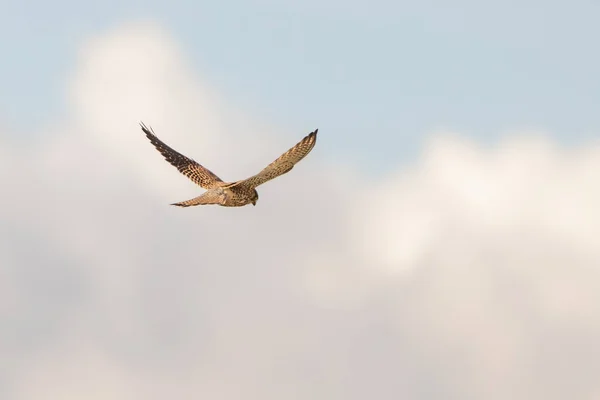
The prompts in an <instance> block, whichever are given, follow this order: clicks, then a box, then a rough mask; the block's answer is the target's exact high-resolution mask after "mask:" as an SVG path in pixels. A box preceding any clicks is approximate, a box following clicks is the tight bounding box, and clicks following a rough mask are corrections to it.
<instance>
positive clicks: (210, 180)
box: [140, 122, 223, 189]
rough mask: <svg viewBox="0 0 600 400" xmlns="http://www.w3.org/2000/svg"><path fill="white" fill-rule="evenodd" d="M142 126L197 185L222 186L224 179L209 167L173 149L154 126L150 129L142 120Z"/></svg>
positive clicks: (169, 158)
mask: <svg viewBox="0 0 600 400" xmlns="http://www.w3.org/2000/svg"><path fill="white" fill-rule="evenodd" d="M140 126H141V127H142V130H143V131H144V133H145V134H146V136H147V137H148V139H150V142H151V143H152V144H153V145H154V147H156V150H158V151H159V152H160V153H161V154H162V155H163V156H164V157H165V160H167V161H168V162H169V163H171V165H173V166H174V167H175V168H177V169H178V170H179V172H181V173H182V174H183V175H185V176H187V177H188V178H190V179H191V180H192V181H193V182H194V183H196V184H197V185H200V186H202V187H203V188H205V189H212V188H215V187H218V186H220V185H219V183H222V182H223V181H222V180H221V178H219V177H218V176H216V175H215V174H213V173H212V172H210V171H209V170H208V169H206V168H204V167H203V166H202V165H200V164H198V163H197V162H196V161H194V160H192V159H191V158H187V157H186V156H184V155H183V154H181V153H178V152H177V151H175V150H173V149H172V148H170V147H169V146H167V145H166V144H164V143H163V142H162V141H161V140H160V139H159V138H157V137H156V135H155V134H154V130H152V128H150V129H148V128H147V127H146V125H144V123H143V122H140Z"/></svg>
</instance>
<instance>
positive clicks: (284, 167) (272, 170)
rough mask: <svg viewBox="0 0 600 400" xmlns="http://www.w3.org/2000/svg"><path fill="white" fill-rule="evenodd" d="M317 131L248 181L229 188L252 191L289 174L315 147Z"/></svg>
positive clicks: (234, 184)
mask: <svg viewBox="0 0 600 400" xmlns="http://www.w3.org/2000/svg"><path fill="white" fill-rule="evenodd" d="M318 131H319V130H318V129H315V131H314V132H311V133H309V134H308V135H306V136H305V137H304V138H303V139H302V140H301V141H299V142H298V143H296V145H295V146H294V147H292V148H291V149H289V150H288V151H286V152H285V153H283V154H282V155H281V156H280V157H279V158H278V159H277V160H275V161H273V162H272V163H271V164H269V165H267V167H265V168H264V169H263V170H262V171H260V172H259V173H258V174H256V175H254V176H251V177H250V178H248V179H244V180H242V181H238V182H234V183H233V184H231V185H230V186H229V187H234V186H238V185H239V186H244V187H247V188H252V189H254V188H256V187H257V186H259V185H262V184H263V183H265V182H268V181H270V180H271V179H275V178H277V177H278V176H281V175H283V174H286V173H288V172H290V171H291V169H292V168H294V165H296V164H297V163H298V162H299V161H300V160H302V159H303V158H304V157H306V156H307V155H308V153H310V151H311V150H312V149H313V147H315V144H316V143H317V132H318Z"/></svg>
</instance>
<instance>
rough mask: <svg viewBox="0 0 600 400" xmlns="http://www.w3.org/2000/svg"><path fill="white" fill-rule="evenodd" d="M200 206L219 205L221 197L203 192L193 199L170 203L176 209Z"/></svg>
mask: <svg viewBox="0 0 600 400" xmlns="http://www.w3.org/2000/svg"><path fill="white" fill-rule="evenodd" d="M202 204H221V196H218V195H216V194H214V193H211V192H205V193H203V194H201V195H200V196H198V197H194V198H193V199H190V200H186V201H181V202H179V203H172V204H171V205H172V206H178V207H191V206H199V205H202Z"/></svg>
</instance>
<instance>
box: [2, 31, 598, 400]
mask: <svg viewBox="0 0 600 400" xmlns="http://www.w3.org/2000/svg"><path fill="white" fill-rule="evenodd" d="M70 96H71V99H72V104H73V115H72V116H71V117H70V119H69V120H68V121H64V123H63V124H61V125H60V126H57V127H53V128H52V129H50V134H49V135H48V136H47V137H46V139H43V141H41V140H42V139H40V141H39V142H36V143H32V144H31V145H30V146H23V147H20V146H16V145H15V144H13V143H8V141H6V139H5V137H4V136H0V140H2V146H0V156H2V157H1V158H0V167H3V168H1V171H2V172H0V174H2V175H1V176H2V178H3V180H4V181H5V182H8V187H11V188H14V189H13V190H11V191H10V193H9V194H8V195H5V196H4V198H3V205H4V207H2V209H1V210H0V221H2V226H1V227H0V234H1V235H3V238H4V239H5V240H3V241H2V244H0V250H1V251H0V262H3V264H1V266H0V276H1V277H2V279H1V280H0V282H2V283H0V288H1V289H3V290H1V291H0V292H1V293H0V299H2V300H6V302H4V301H3V302H2V304H4V306H3V307H0V316H3V318H2V319H3V320H4V321H8V322H9V323H8V324H7V325H6V327H5V328H4V329H2V330H0V350H2V354H3V355H4V356H3V358H2V360H0V384H4V385H5V386H6V389H2V388H1V386H2V385H0V395H3V394H4V392H3V390H4V391H5V392H6V393H5V394H6V395H5V396H3V398H6V397H9V396H10V397H14V398H17V399H30V398H31V399H32V398H39V397H40V396H42V397H44V398H60V399H68V398H81V397H82V396H83V397H90V396H93V395H95V396H97V398H107V397H109V398H111V399H117V400H118V399H121V398H122V399H130V398H144V399H153V398H157V399H158V398H168V397H177V398H196V397H197V396H198V395H203V396H206V395H207V394H208V395H209V397H211V398H218V399H233V398H240V397H242V396H243V397H244V398H250V399H252V398H257V399H259V398H260V399H275V398H277V399H279V398H328V399H335V398H344V399H359V398H361V399H362V398H365V397H380V398H399V397H409V398H417V399H433V398H445V399H451V398H460V399H465V398H485V399H496V398H497V399H505V398H511V399H521V398H522V399H533V398H543V399H553V398H556V399H559V398H581V399H585V398H590V399H591V398H593V396H594V394H597V393H598V391H599V390H600V386H598V383H597V379H596V374H595V373H594V372H595V371H597V370H598V368H600V365H599V364H600V363H599V362H598V360H599V359H600V358H599V357H597V351H596V350H595V348H597V344H598V343H597V337H599V336H598V335H599V334H600V307H599V306H598V304H600V295H599V294H598V293H600V290H598V289H600V287H599V286H600V284H599V283H598V282H600V279H598V278H600V271H599V269H598V266H599V265H600V250H599V249H600V242H599V239H598V238H599V237H600V235H599V233H600V232H599V229H600V228H598V227H599V226H600V211H599V210H600V209H599V208H598V207H596V205H597V204H599V200H600V179H598V178H600V176H599V175H600V161H599V160H600V157H599V156H600V146H599V145H598V143H596V144H591V145H590V146H588V147H586V148H580V149H564V148H562V147H560V146H559V145H556V144H553V143H552V142H551V141H549V140H548V139H546V138H545V137H544V136H543V135H533V134H530V133H527V132H524V133H521V134H517V135H514V136H513V137H512V138H508V139H506V140H505V141H503V142H501V143H499V144H498V145H497V146H494V147H493V148H482V147H480V146H478V145H476V144H475V143H474V142H472V141H470V140H467V139H464V138H461V137H460V136H458V135H456V134H448V133H435V134H433V135H432V140H431V142H430V143H429V144H428V145H427V146H426V147H425V149H424V151H423V154H422V155H421V157H420V159H419V161H418V162H417V163H416V164H415V165H413V166H411V167H410V168H405V169H402V170H399V171H393V172H392V173H390V174H389V175H388V176H386V177H382V178H381V179H371V180H370V181H369V180H367V179H366V178H367V177H364V176H355V175H354V169H353V168H352V167H349V166H340V165H329V164H328V163H326V162H324V160H325V159H326V157H327V156H326V155H324V154H323V153H322V151H321V150H319V149H320V148H321V147H320V146H317V148H316V149H315V151H314V152H313V153H311V155H310V156H309V157H308V158H307V159H306V160H305V161H303V162H302V163H301V164H300V165H299V166H298V167H297V168H296V169H294V171H292V172H290V174H288V175H286V176H284V177H282V178H281V179H278V180H277V181H274V182H272V183H269V184H267V185H265V186H264V187H261V188H260V194H261V199H260V201H259V203H258V206H257V207H245V208H241V209H224V208H218V207H204V208H202V207H198V208H193V209H184V210H182V209H177V208H174V207H170V206H168V203H169V202H172V201H176V200H183V199H185V198H186V196H190V197H191V196H193V195H196V193H198V190H196V189H195V188H194V187H193V185H192V184H191V183H190V182H188V181H187V180H186V179H185V178H184V177H181V176H179V174H178V173H177V171H176V170H175V169H174V168H172V167H171V166H169V165H168V164H167V163H166V162H164V160H163V159H162V157H161V156H160V155H159V154H158V153H157V152H156V151H155V150H154V149H153V148H152V146H151V145H150V144H149V143H148V142H147V140H146V139H145V137H144V136H143V134H142V133H141V131H140V130H139V128H138V126H137V122H138V120H140V119H142V120H144V122H147V123H148V124H150V125H152V126H154V127H155V129H156V131H157V134H159V136H161V137H162V138H163V139H164V140H165V141H166V142H167V143H169V144H172V145H173V147H174V148H176V149H178V150H181V151H182V152H183V153H186V154H188V155H190V156H192V157H194V158H196V159H198V160H201V162H203V163H205V164H206V165H207V166H208V167H209V168H211V169H213V170H214V171H215V172H216V173H218V174H220V175H221V174H222V175H223V178H231V179H235V178H237V176H236V175H237V173H239V174H243V173H244V172H245V171H247V170H248V168H256V170H258V169H260V168H262V167H263V166H264V165H265V164H266V163H268V162H270V161H271V159H272V158H274V157H276V156H277V155H278V153H279V152H281V151H283V150H285V148H286V147H285V146H288V145H292V144H293V143H294V140H297V139H299V137H298V136H299V135H303V134H304V133H306V132H294V134H291V133H290V134H288V135H286V136H285V138H281V137H279V138H278V137H277V136H276V135H275V134H274V133H273V131H274V129H273V128H272V127H271V128H269V127H267V128H266V129H265V124H264V123H261V122H260V121H256V120H255V119H253V118H252V117H249V116H247V115H244V114H243V112H240V111H239V110H233V109H231V108H230V107H228V106H227V103H226V101H224V100H223V99H218V98H217V97H216V94H215V93H213V92H212V91H211V90H210V88H207V86H206V85H203V84H201V83H200V81H199V80H198V79H197V78H196V76H195V74H194V73H192V72H191V71H190V69H189V67H188V66H187V63H186V61H185V60H184V59H183V58H182V56H181V51H180V50H179V49H178V48H177V45H176V43H174V41H173V40H172V39H170V38H169V37H168V35H166V34H165V32H163V31H162V30H161V29H160V28H158V27H156V26H154V25H152V24H149V23H147V24H134V25H128V26H125V27H122V28H119V29H116V30H114V31H112V32H110V33H108V34H106V35H99V36H98V37H97V38H95V39H93V40H91V41H90V42H86V43H85V46H84V47H83V50H82V53H81V57H80V59H79V62H78V64H77V66H76V69H75V73H74V78H73V82H72V86H71V92H70ZM238 117H239V118H238ZM232 121H238V122H232ZM239 121H243V124H241V123H240V122H239ZM240 124H241V125H245V126H244V130H241V129H239V128H240ZM309 129H310V128H309ZM255 133H256V134H257V135H259V136H258V140H253V138H256V136H254V135H255ZM294 135H296V136H294ZM238 138H239V140H240V141H241V142H238ZM267 143H268V146H263V144H267ZM7 149H9V150H8V151H7ZM224 153H225V154H226V155H225V156H224ZM5 157H6V158H5ZM8 157H11V158H10V159H9V158H8ZM7 160H8V161H7ZM11 165H19V167H20V168H17V169H15V170H11V169H10V166H11ZM242 176H243V175H242ZM240 177H241V176H240ZM7 260H8V262H6V261H7ZM5 286H6V287H5ZM4 289H9V290H4Z"/></svg>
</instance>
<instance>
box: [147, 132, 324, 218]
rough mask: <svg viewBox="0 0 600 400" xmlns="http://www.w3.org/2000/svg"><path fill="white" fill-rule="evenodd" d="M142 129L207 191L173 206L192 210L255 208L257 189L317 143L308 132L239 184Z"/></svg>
mask: <svg viewBox="0 0 600 400" xmlns="http://www.w3.org/2000/svg"><path fill="white" fill-rule="evenodd" d="M140 126H141V127H142V130H143V131H144V133H145V134H146V136H147V137H148V139H150V142H151V143H152V144H153V145H154V147H156V149H157V150H158V151H159V152H160V153H161V154H162V155H163V156H164V157H165V159H166V160H167V161H168V162H169V163H171V164H172V165H173V166H174V167H175V168H177V169H178V170H179V172H181V173H182V174H183V175H185V176H187V177H188V178H190V179H191V180H192V181H193V182H194V183H196V184H197V185H199V186H201V187H203V188H204V189H206V192H204V193H203V194H201V195H200V196H198V197H195V198H193V199H190V200H186V201H182V202H179V203H173V204H172V205H174V206H179V207H189V206H197V205H200V204H217V205H220V206H224V207H242V206H245V205H247V204H250V203H252V205H253V206H255V205H256V202H257V201H258V192H257V191H256V187H257V186H259V185H262V184H263V183H265V182H267V181H270V180H271V179H274V178H277V177H278V176H280V175H283V174H285V173H287V172H289V171H290V170H291V169H292V168H294V165H295V164H296V163H298V162H299V161H300V160H302V159H303V158H304V157H306V155H307V154H308V153H310V151H311V150H312V148H313V147H315V144H316V143H317V132H318V131H319V130H318V129H316V130H315V131H314V132H311V133H309V134H308V135H306V136H305V137H304V139H302V140H301V141H299V142H298V143H297V144H296V145H295V146H294V147H292V148H291V149H289V150H288V151H286V152H285V153H283V154H282V155H281V156H280V157H279V158H278V159H277V160H275V161H273V162H272V163H271V164H269V165H268V166H267V167H266V168H265V169H263V170H262V171H260V172H259V173H258V174H256V175H254V176H251V177H250V178H248V179H244V180H242V181H237V182H223V181H222V180H221V178H219V177H218V176H216V175H215V174H213V173H212V172H211V171H209V170H208V169H206V168H204V167H203V166H202V165H200V164H198V163H197V162H196V161H194V160H192V159H191V158H188V157H186V156H184V155H183V154H181V153H178V152H177V151H175V150H173V149H172V148H170V147H169V146H167V145H166V144H164V143H163V142H162V141H161V140H160V139H159V138H158V137H156V135H155V134H154V130H152V128H150V129H148V128H147V127H146V125H144V123H143V122H140Z"/></svg>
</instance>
